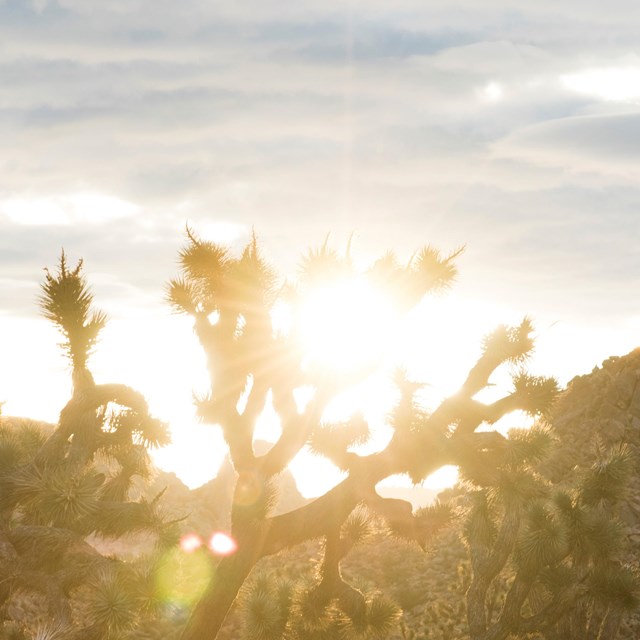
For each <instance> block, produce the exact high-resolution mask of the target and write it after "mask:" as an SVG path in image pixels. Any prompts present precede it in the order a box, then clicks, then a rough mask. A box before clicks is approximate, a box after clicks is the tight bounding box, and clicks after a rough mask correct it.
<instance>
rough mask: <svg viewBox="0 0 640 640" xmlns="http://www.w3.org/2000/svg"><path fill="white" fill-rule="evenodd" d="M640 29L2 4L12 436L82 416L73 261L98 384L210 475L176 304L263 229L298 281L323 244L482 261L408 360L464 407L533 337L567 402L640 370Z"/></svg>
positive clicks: (373, 14)
mask: <svg viewBox="0 0 640 640" xmlns="http://www.w3.org/2000/svg"><path fill="white" fill-rule="evenodd" d="M639 26H640V4H638V3H637V2H634V1H630V0H629V1H627V0H611V1H610V2H607V3H602V2H595V1H593V0H590V1H589V0H586V1H585V0H582V1H581V2H577V1H575V0H566V1H564V2H562V3H557V2H550V1H548V0H539V1H538V2H536V3H514V2H507V1H506V0H503V1H501V0H485V1H483V2H478V1H477V0H474V1H471V0H460V1H459V2H450V1H447V2H444V1H442V0H431V1H430V2H428V3H426V2H424V1H423V0H396V1H394V2H389V1H388V0H385V1H382V0H368V1H367V2H359V1H356V0H352V1H351V2H348V1H346V2H340V3H338V2H331V1H327V0H324V1H323V2H319V1H318V0H297V1H296V2H283V1H282V0H279V1H278V2H274V1H273V0H260V1H259V2H258V1H256V0H254V1H247V2H236V3H230V2H224V3H223V2H219V1H215V0H207V1H205V0H184V1H182V2H180V3H176V2H169V1H167V0H153V2H151V1H149V0H101V1H100V2H87V0H57V1H49V0H32V1H28V0H0V139H1V140H2V146H1V151H0V166H1V171H2V173H1V175H2V180H0V362H1V363H2V365H1V366H0V399H4V400H5V405H4V412H5V413H6V414H12V415H16V414H20V415H30V416H31V417H34V418H40V419H47V420H50V421H55V419H56V415H57V412H58V411H59V410H60V408H61V407H62V405H63V404H64V399H66V397H68V392H69V379H68V378H69V376H68V373H69V372H68V368H67V365H66V363H65V361H64V359H63V358H62V356H61V355H60V353H59V350H58V348H57V346H56V344H57V342H58V341H59V338H58V337H57V336H56V334H55V332H54V331H53V329H52V328H51V327H49V326H48V325H47V324H46V322H45V321H44V320H42V319H41V318H40V317H39V315H38V310H37V306H36V299H37V296H38V286H39V283H40V282H41V281H42V278H43V268H44V267H45V266H54V265H55V262H56V260H57V257H58V255H59V252H60V250H61V248H62V247H64V249H65V251H66V252H67V254H68V255H69V257H70V259H72V260H76V259H79V258H80V257H83V258H84V260H85V265H86V273H87V276H88V279H89V281H90V283H91V286H92V288H93V291H94V292H95V295H96V303H97V305H98V306H99V307H100V308H102V309H104V310H105V311H107V313H108V314H109V317H110V319H111V321H110V324H109V326H108V328H107V330H106V331H105V335H104V337H103V340H102V342H101V344H100V346H99V348H98V350H97V351H96V354H95V356H94V358H93V360H92V366H93V370H94V372H95V375H96V378H97V380H98V381H99V382H102V381H120V382H126V383H130V384H132V385H134V386H136V387H137V388H139V389H140V390H141V391H143V392H144V393H145V394H146V395H147V397H148V398H149V400H150V403H151V406H152V408H153V409H154V410H155V411H156V412H157V413H159V414H160V417H164V418H165V419H167V420H169V421H170V422H171V424H172V428H173V429H174V433H175V437H174V439H175V440H176V447H178V448H179V447H182V449H181V450H182V451H185V452H186V451H189V453H183V454H180V455H182V459H183V466H184V460H188V461H189V463H190V465H189V466H191V467H193V468H196V467H198V468H199V467H200V465H201V464H202V465H206V466H207V468H208V469H213V468H214V467H215V464H214V462H212V461H213V460H214V459H215V460H217V459H219V458H220V457H221V455H223V452H222V449H221V448H220V445H219V439H218V435H217V432H216V431H215V429H213V428H209V427H203V426H198V425H196V423H195V419H194V417H193V410H192V406H191V394H192V391H193V390H194V389H196V390H197V389H198V388H200V389H202V388H203V386H204V385H205V384H206V379H205V377H204V369H203V361H202V356H201V354H200V353H199V351H198V348H197V345H196V343H195V339H194V337H193V334H192V332H191V327H190V325H189V322H188V321H186V319H182V318H177V317H175V316H172V315H171V313H170V310H169V308H168V306H167V305H166V303H165V302H164V285H165V283H166V281H167V280H168V279H169V278H170V277H172V276H173V275H174V274H175V272H176V255H177V251H178V249H179V248H180V246H181V244H182V243H183V240H184V228H185V224H186V223H187V222H188V223H189V224H190V225H192V226H193V227H194V229H195V230H196V231H197V232H198V233H199V234H200V235H201V236H203V237H207V238H211V239H214V240H217V241H221V242H229V243H231V244H232V246H234V247H236V248H238V247H241V246H242V244H243V243H245V242H246V241H247V239H248V238H249V235H250V233H251V230H252V229H255V232H256V233H257V235H258V238H259V239H260V242H261V244H262V246H263V247H264V251H265V254H266V255H267V256H268V257H269V259H270V260H271V261H272V263H273V264H274V265H275V266H276V267H277V268H278V269H279V270H280V271H281V273H283V274H288V273H291V272H295V268H296V264H297V262H298V260H299V256H300V254H301V253H302V252H303V251H304V250H305V249H306V248H307V247H309V246H312V245H318V244H319V243H321V242H322V240H323V239H324V238H325V236H326V235H327V233H330V234H331V235H330V238H331V242H334V243H335V246H336V247H340V246H344V245H346V243H347V241H348V239H349V237H350V236H351V235H352V234H353V247H354V254H355V255H357V256H358V258H359V259H360V260H362V262H363V263H366V262H367V261H368V260H372V259H373V258H374V257H375V256H377V255H379V254H380V253H382V252H384V251H385V250H387V249H392V250H394V251H395V252H396V253H397V254H398V255H399V256H400V257H404V258H408V257H409V256H410V255H411V254H412V252H413V251H414V250H415V249H417V248H418V247H420V246H421V245H423V244H426V243H431V244H433V245H435V246H437V247H439V248H441V249H442V250H443V251H445V252H448V251H452V250H454V249H456V248H457V247H459V246H461V245H465V246H466V250H465V252H464V254H463V255H462V257H461V258H460V260H459V262H458V264H459V268H460V276H459V278H458V283H457V285H456V287H455V288H454V290H453V292H452V294H451V296H452V297H450V298H448V299H443V300H438V301H436V302H438V303H439V304H441V306H442V307H443V308H444V309H445V311H444V312H443V313H444V314H445V315H444V316H442V317H441V319H440V320H438V319H437V313H438V312H436V311H435V310H432V307H429V308H428V310H427V311H425V314H426V315H427V316H429V317H430V318H435V320H434V324H433V325H432V326H431V327H430V329H429V330H428V331H427V330H425V331H424V332H423V337H424V340H423V342H421V344H420V348H416V349H415V353H414V354H413V356H414V360H415V359H416V358H417V355H416V354H418V355H419V356H420V357H421V358H423V359H424V360H431V361H434V360H436V359H437V358H435V357H434V353H436V352H437V355H438V357H439V358H441V359H446V360H447V361H448V363H449V364H447V365H446V366H444V365H443V366H444V369H446V371H445V373H444V374H442V371H443V369H440V374H442V375H443V376H444V377H445V378H446V377H451V379H452V380H455V379H458V380H460V376H462V375H463V374H464V367H465V366H468V365H469V364H470V363H472V362H473V359H474V358H475V357H477V354H478V351H477V346H476V345H477V341H478V339H479V336H480V335H481V333H482V332H483V331H485V330H487V329H488V328H490V326H491V325H492V324H497V323H499V322H514V321H517V319H518V318H520V317H522V316H523V315H524V314H528V315H530V316H531V317H532V318H533V319H534V321H535V323H536V326H537V327H538V334H539V335H538V351H537V356H536V358H534V360H533V361H532V366H533V367H535V368H538V369H542V370H540V371H537V372H539V373H547V374H553V375H556V376H557V377H558V378H559V379H560V381H561V382H562V383H563V384H564V383H566V382H567V381H568V380H570V379H571V377H573V375H575V374H582V373H586V372H588V371H590V370H591V369H592V368H593V367H594V366H596V365H599V364H600V363H601V362H602V360H603V359H604V358H606V357H608V356H609V355H613V354H615V355H622V354H624V353H626V352H628V351H630V350H631V349H633V348H635V347H637V346H638V345H639V344H640V297H639V296H638V292H639V290H640V287H639V285H640V257H639V256H640V252H639V251H638V244H639V241H640V181H639V178H640V157H639V156H640V50H639V49H640V47H639V45H638V38H637V33H638V27H639ZM435 306H437V305H434V307H433V309H435ZM447 314H448V315H447ZM429 348H431V349H432V350H431V351H429ZM438 350H439V351H438ZM453 356H455V357H453ZM416 366H417V368H418V369H419V368H420V367H419V366H418V365H416ZM454 369H455V370H456V371H457V375H458V378H455V375H454ZM432 375H433V376H434V377H437V375H438V373H437V371H435V370H434V372H433V374H432ZM194 442H196V443H199V444H198V446H196V447H195V448H194V447H193V443H194ZM189 443H191V444H189ZM189 446H191V449H189ZM178 457H179V456H178ZM171 459H172V458H171V456H168V458H166V459H165V462H166V463H167V464H169V466H170V460H171ZM175 459H177V458H175V456H174V458H173V460H174V461H175ZM167 460H168V461H169V462H167ZM192 482H194V483H195V482H196V481H195V480H192Z"/></svg>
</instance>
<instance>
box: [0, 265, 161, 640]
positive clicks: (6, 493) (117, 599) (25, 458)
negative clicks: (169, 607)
mask: <svg viewBox="0 0 640 640" xmlns="http://www.w3.org/2000/svg"><path fill="white" fill-rule="evenodd" d="M40 306H41V309H42V311H43V314H44V316H45V317H46V318H47V319H48V320H50V321H52V322H53V323H54V324H55V325H56V326H57V328H58V329H59V330H60V333H61V334H62V337H63V341H62V343H61V346H62V348H63V350H64V352H65V354H66V355H67V356H68V357H69V359H70V361H71V365H72V380H73V393H72V396H71V398H70V400H69V401H68V402H67V404H66V405H65V406H64V408H63V409H62V411H61V412H60V419H59V422H58V424H57V425H56V426H55V428H53V429H52V430H46V429H44V428H42V427H41V426H39V425H36V424H34V423H30V422H28V421H25V420H22V421H12V422H11V423H9V422H8V421H6V420H5V421H4V422H2V420H3V418H2V417H1V416H0V575H2V580H1V581H0V601H1V602H0V605H2V604H3V603H6V602H7V601H8V600H9V599H10V598H11V597H12V596H13V595H14V593H15V594H17V593H30V592H33V593H37V594H39V596H40V597H41V598H43V599H44V602H45V603H46V607H47V618H48V621H47V622H46V624H41V625H40V626H37V627H34V628H32V629H31V631H32V634H33V637H37V638H43V639H45V638H51V639H54V638H63V637H64V638H65V639H75V638H78V639H79V638H93V639H95V640H107V639H108V638H121V637H123V636H122V634H123V632H124V631H125V630H127V629H130V628H133V627H134V626H136V625H137V624H138V623H139V621H141V620H143V619H144V616H143V615H141V614H140V607H139V606H138V601H137V600H135V599H134V598H132V597H130V593H129V591H128V590H127V588H125V586H124V585H125V583H126V582H127V580H126V579H125V578H124V577H123V570H121V568H120V567H119V566H118V565H119V563H118V562H117V561H116V560H114V559H110V558H108V557H105V556H102V555H101V554H100V553H99V552H98V551H97V550H96V549H95V548H94V547H93V546H91V545H89V544H88V543H87V542H86V540H85V539H86V538H87V536H89V535H93V536H96V537H98V538H103V539H116V538H119V537H122V536H124V535H127V534H131V533H135V532H148V534H149V535H150V536H152V538H153V537H155V538H156V539H157V540H163V541H166V540H167V531H168V529H170V528H171V524H170V523H168V522H166V518H165V517H164V516H163V514H162V511H161V508H160V505H159V500H158V499H152V500H145V499H138V500H133V499H131V497H130V490H131V488H132V484H133V482H134V481H136V479H145V478H148V477H149V475H150V472H151V466H150V460H149V455H148V451H147V448H148V447H150V446H159V445H162V444H164V443H166V442H167V440H168V436H167V430H166V427H165V425H164V424H163V423H161V422H160V421H159V420H157V419H155V418H153V417H152V416H151V415H150V414H149V410H148V407H147V403H146V401H145V399H144V398H143V397H142V395H141V394H139V393H138V392H136V391H135V390H133V389H131V388H130V387H127V386H125V385H121V384H96V383H95V381H94V379H93V375H92V374H91V372H90V370H89V368H88V362H89V357H90V354H91V352H92V350H93V349H94V348H95V346H96V343H97V340H98V338H99V334H100V331H101V329H102V328H103V327H104V325H105V322H106V315H105V314H104V313H103V312H101V311H96V310H94V309H93V295H92V293H91V291H90V290H89V287H88V285H87V282H86V279H85V277H84V275H83V273H82V262H79V263H78V264H77V265H76V266H75V267H74V268H71V267H70V266H69V264H68V261H67V257H66V256H65V254H64V253H62V255H61V257H60V261H59V264H58V268H57V270H56V271H55V273H53V272H50V271H49V270H47V271H46V272H45V281H44V283H43V284H42V294H41V298H40ZM78 594H82V597H80V596H79V595H78ZM0 611H2V608H1V606H0Z"/></svg>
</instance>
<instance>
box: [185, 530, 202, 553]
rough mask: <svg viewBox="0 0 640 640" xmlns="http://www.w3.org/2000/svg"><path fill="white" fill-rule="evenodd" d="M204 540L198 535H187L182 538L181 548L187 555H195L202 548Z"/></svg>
mask: <svg viewBox="0 0 640 640" xmlns="http://www.w3.org/2000/svg"><path fill="white" fill-rule="evenodd" d="M202 544H203V543H202V538H201V537H200V536H199V535H198V534H197V533H187V534H186V535H184V536H182V538H180V548H181V549H182V550H183V551H184V552H185V553H193V552H194V551H195V550H196V549H199V548H200V547H201V546H202Z"/></svg>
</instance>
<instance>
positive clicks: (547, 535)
mask: <svg viewBox="0 0 640 640" xmlns="http://www.w3.org/2000/svg"><path fill="white" fill-rule="evenodd" d="M551 444H552V437H551V435H550V432H549V431H548V430H547V429H546V428H544V427H541V426H537V427H534V428H532V429H531V430H513V431H512V432H511V434H510V437H509V441H508V443H507V452H508V455H506V456H505V455H504V452H503V455H502V461H501V462H499V463H497V464H496V465H495V466H493V467H490V468H489V471H488V472H487V470H486V469H478V468H475V469H474V468H472V467H467V476H468V479H469V480H470V481H471V482H472V483H473V484H474V485H475V489H474V490H473V491H471V492H469V493H468V494H467V495H466V500H467V501H468V502H469V503H470V508H469V510H468V515H467V518H466V524H465V528H464V538H465V541H466V543H467V547H468V551H469V556H470V560H471V571H472V576H471V582H470V585H469V588H468V590H467V619H468V623H469V631H470V637H471V640H505V639H506V638H508V637H528V636H527V634H529V633H533V632H537V633H539V634H541V635H542V636H543V637H544V638H546V639H547V640H605V639H606V640H613V639H614V638H615V637H616V634H617V631H618V627H619V625H620V622H621V619H622V616H623V614H624V613H625V612H626V611H629V610H630V609H632V608H634V607H635V606H637V604H638V596H639V592H638V590H639V584H638V580H637V576H636V575H635V574H634V572H633V570H632V569H630V568H629V567H627V566H624V564H623V563H622V562H621V550H622V546H623V544H622V543H623V528H622V526H621V523H620V522H619V521H618V520H617V519H616V511H615V509H616V505H617V503H618V502H619V501H620V499H621V498H622V497H623V494H624V489H625V488H626V486H627V483H628V480H629V476H630V473H631V472H632V463H631V458H630V454H629V450H628V449H626V448H625V447H624V446H615V447H613V448H612V449H610V450H609V451H607V452H604V451H598V455H597V460H596V461H595V462H594V464H593V465H592V467H591V468H590V469H588V470H584V471H583V472H582V473H581V477H578V478H577V479H576V478H574V479H572V481H573V482H574V484H573V485H572V486H565V487H562V486H560V487H553V486H552V485H551V484H550V483H549V482H548V481H547V480H545V479H544V477H542V476H541V475H539V474H538V473H536V466H535V465H536V463H538V462H539V461H540V459H541V458H543V457H544V456H545V454H546V452H547V451H548V449H549V447H550V446H551ZM463 470H464V467H463Z"/></svg>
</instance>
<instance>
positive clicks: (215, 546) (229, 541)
mask: <svg viewBox="0 0 640 640" xmlns="http://www.w3.org/2000/svg"><path fill="white" fill-rule="evenodd" d="M209 549H211V552H212V553H214V554H215V555H217V556H230V555H232V554H233V553H235V552H236V551H237V550H238V544H237V543H236V541H235V540H234V539H233V538H232V537H231V536H229V535H227V534H226V533H223V532H222V531H217V532H216V533H214V534H213V535H212V536H211V540H209Z"/></svg>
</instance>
